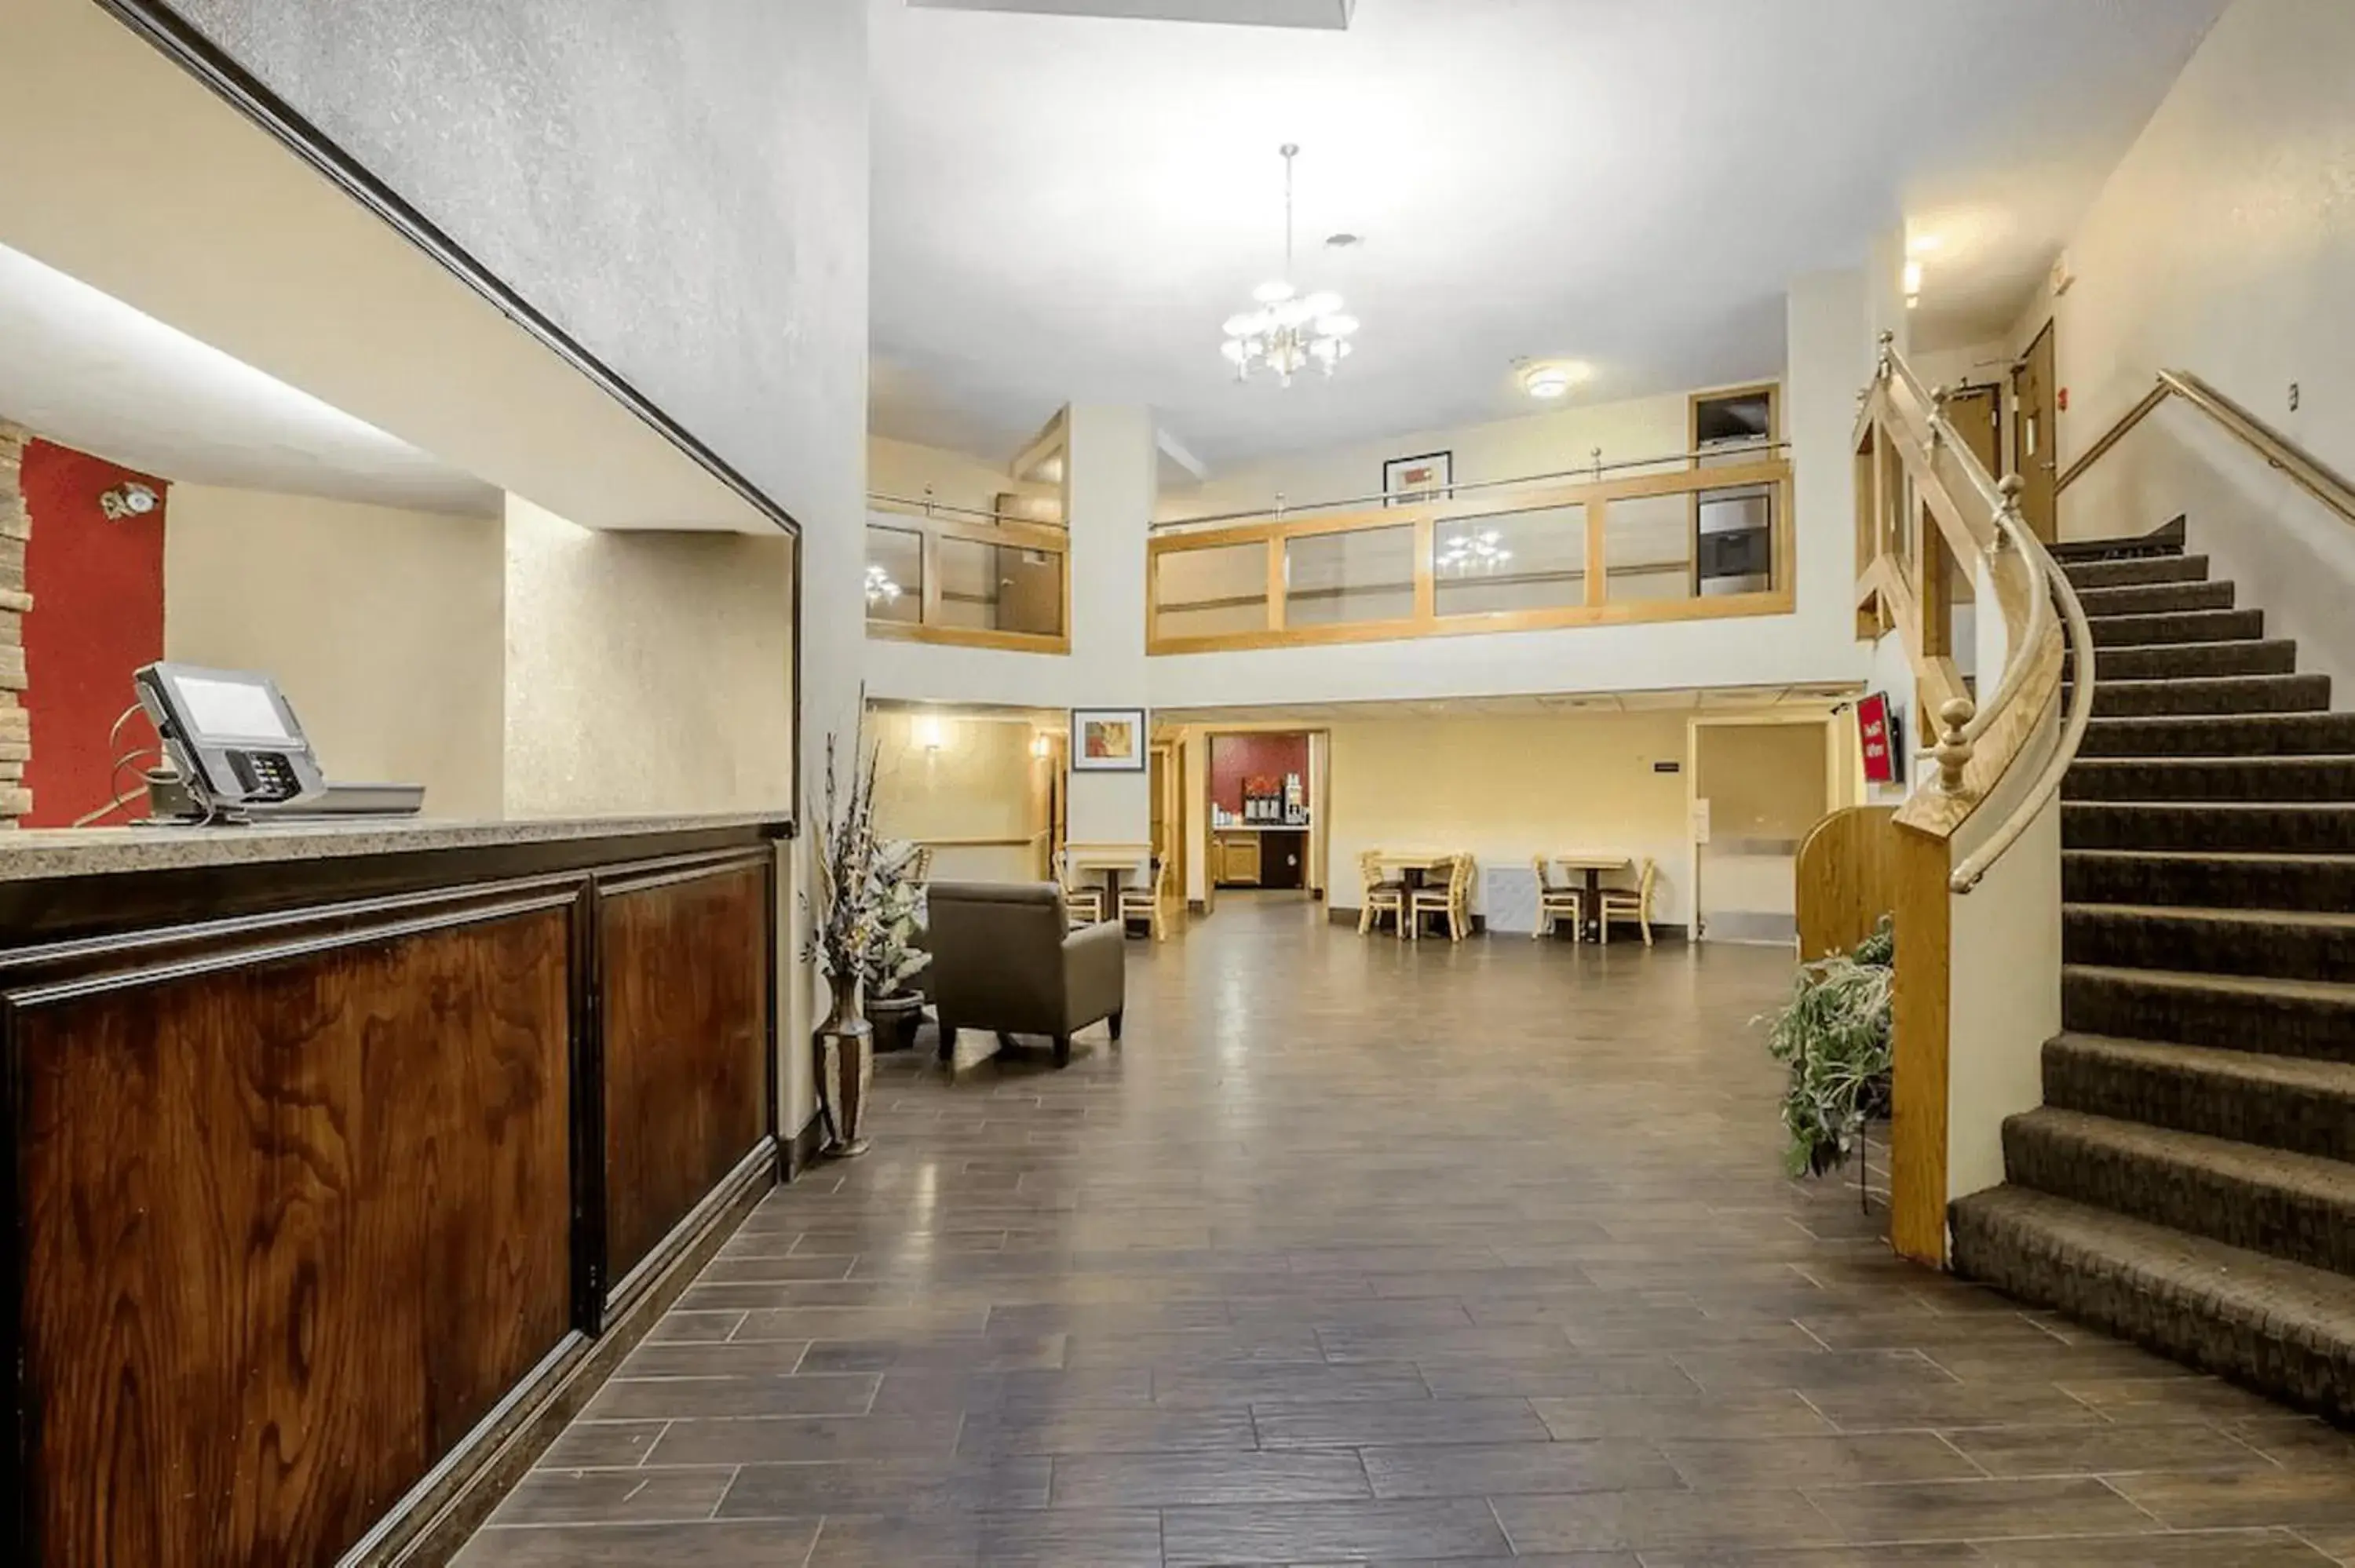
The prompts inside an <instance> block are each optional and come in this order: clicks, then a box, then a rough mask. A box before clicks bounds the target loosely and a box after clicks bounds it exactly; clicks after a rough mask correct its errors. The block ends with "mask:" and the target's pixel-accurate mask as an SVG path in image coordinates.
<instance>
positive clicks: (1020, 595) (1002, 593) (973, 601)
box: [940, 539, 1063, 637]
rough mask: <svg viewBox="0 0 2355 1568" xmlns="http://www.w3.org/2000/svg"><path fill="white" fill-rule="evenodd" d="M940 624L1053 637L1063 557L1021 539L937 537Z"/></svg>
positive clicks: (1059, 621)
mask: <svg viewBox="0 0 2355 1568" xmlns="http://www.w3.org/2000/svg"><path fill="white" fill-rule="evenodd" d="M940 563H941V618H940V624H941V625H943V626H953V627H958V628H962V629H964V630H975V631H1018V632H1025V633H1028V634H1029V635H1031V636H1035V637H1056V636H1060V635H1061V633H1062V630H1063V557H1062V556H1060V555H1059V554H1058V553H1056V552H1055V551H1052V550H1042V549H1035V548H1032V547H1031V546H1026V545H991V544H985V543H983V542H981V541H980V540H977V539H943V540H942V541H941V547H940Z"/></svg>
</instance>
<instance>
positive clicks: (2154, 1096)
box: [2044, 1033, 2355, 1160]
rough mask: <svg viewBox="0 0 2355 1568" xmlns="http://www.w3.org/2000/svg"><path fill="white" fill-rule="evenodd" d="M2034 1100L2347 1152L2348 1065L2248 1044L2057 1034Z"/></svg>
mask: <svg viewBox="0 0 2355 1568" xmlns="http://www.w3.org/2000/svg"><path fill="white" fill-rule="evenodd" d="M2044 1103H2045V1104H2047V1105H2050V1106H2058V1107H2062V1109H2064V1110H2078V1111H2083V1112H2086V1113H2087V1114H2088V1115H2092V1116H2105V1117H2110V1118H2114V1119H2116V1120H2119V1121H2137V1122H2145V1123H2147V1124H2148V1125H2150V1126H2152V1127H2167V1128H2175V1129H2176V1130H2178V1131H2180V1132H2197V1133H2200V1134H2203V1135H2205V1136H2207V1137H2210V1138H2222V1139H2231V1140H2232V1141H2233V1142H2235V1143H2256V1144H2263V1145H2264V1147H2265V1148H2267V1149H2286V1150H2291V1151H2292V1152H2294V1153H2298V1154H2312V1155H2318V1156H2319V1157H2321V1158H2322V1159H2325V1160H2355V1066H2349V1065H2347V1064H2345V1063H2343V1062H2315V1061H2307V1060H2305V1059H2303V1058H2300V1057H2295V1056H2271V1055H2266V1054H2263V1053H2261V1052H2254V1051H2219V1050H2215V1049H2212V1048H2211V1047H2208V1046H2201V1045H2176V1044H2167V1043H2164V1042H2161V1041H2156V1040H2118V1039H2113V1038H2111V1037H2108V1036H2105V1035H2100V1034H2083V1033H2062V1034H2058V1035H2055V1036H2054V1037H2053V1038H2052V1039H2051V1040H2049V1041H2047V1042H2045V1045H2044Z"/></svg>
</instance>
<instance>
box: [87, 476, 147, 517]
mask: <svg viewBox="0 0 2355 1568" xmlns="http://www.w3.org/2000/svg"><path fill="white" fill-rule="evenodd" d="M155 505H156V502H155V492H154V491H152V490H150V489H148V488H147V487H146V486H145V485H144V484H141V483H140V482H137V481H136V480H126V481H125V482H123V483H121V484H118V485H116V486H115V487H114V488H113V489H112V490H110V491H107V492H106V493H103V494H101V496H100V497H99V498H98V509H99V511H100V513H101V514H103V515H104V516H105V518H106V520H107V521H108V522H110V523H120V522H122V521H123V519H124V518H125V517H144V516H145V515H146V514H148V513H150V512H153V511H155Z"/></svg>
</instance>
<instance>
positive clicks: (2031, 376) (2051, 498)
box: [2011, 322, 2060, 545]
mask: <svg viewBox="0 0 2355 1568" xmlns="http://www.w3.org/2000/svg"><path fill="white" fill-rule="evenodd" d="M2052 415H2053V408H2052V323H2051V322H2046V323H2044V330H2043V331H2041V332H2040V333H2038V334H2036V341H2035V342H2033V343H2031V344H2029V345H2028V352H2027V353H2026V354H2024V355H2020V356H2019V363H2018V364H2016V365H2014V366H2012V367H2011V468H2012V471H2013V472H2015V473H2017V474H2019V486H2020V488H2019V511H2020V515H2022V516H2023V517H2025V518H2027V519H2028V526H2029V528H2030V530H2031V531H2032V532H2033V533H2034V534H2035V535H2036V536H2037V537H2038V538H2040V539H2041V540H2043V541H2044V542H2045V543H2046V544H2048V545H2049V544H2051V543H2052V542H2053V541H2054V540H2055V539H2056V538H2058V537H2059V536H2060V527H2059V515H2058V512H2057V510H2056V509H2057V505H2058V498H2057V492H2056V491H2055V488H2054V487H2055V485H2056V484H2057V483H2058V482H2059V480H2060V472H2059V470H2058V469H2057V467H2056V466H2055V460H2056V459H2057V458H2058V457H2059V455H2060V451H2059V445H2060V443H2059V440H2058V438H2059V435H2060V429H2059V427H2057V426H2056V425H2055V424H2054V423H2053V420H2052Z"/></svg>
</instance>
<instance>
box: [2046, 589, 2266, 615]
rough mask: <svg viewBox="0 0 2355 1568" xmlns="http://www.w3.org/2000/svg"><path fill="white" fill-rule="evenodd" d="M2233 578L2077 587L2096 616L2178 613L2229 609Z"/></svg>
mask: <svg viewBox="0 0 2355 1568" xmlns="http://www.w3.org/2000/svg"><path fill="white" fill-rule="evenodd" d="M2232 592H2233V589H2232V584H2231V583H2230V582H2196V583H2126V584H2122V585H2120V586H2119V587H2116V588H2082V589H2080V590H2079V591H2078V594H2077V601H2078V603H2079V604H2081V605H2083V607H2084V610H2085V613H2086V615H2088V616H2090V617H2092V618H2093V619H2094V620H2105V619H2107V618H2109V617H2112V616H2120V615H2175V614H2179V613H2180V612H2182V611H2185V610H2196V609H2232Z"/></svg>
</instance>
